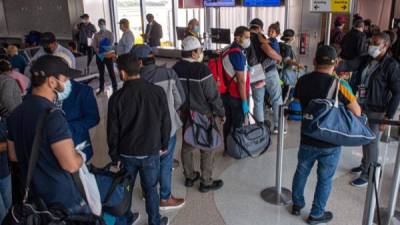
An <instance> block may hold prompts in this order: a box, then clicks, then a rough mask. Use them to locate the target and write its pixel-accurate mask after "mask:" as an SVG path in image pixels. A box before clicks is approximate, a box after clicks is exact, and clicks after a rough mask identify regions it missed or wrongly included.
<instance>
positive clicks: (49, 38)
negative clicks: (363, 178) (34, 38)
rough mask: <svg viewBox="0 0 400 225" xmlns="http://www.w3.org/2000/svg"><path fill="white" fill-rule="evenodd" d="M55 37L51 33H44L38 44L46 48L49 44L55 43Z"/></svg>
mask: <svg viewBox="0 0 400 225" xmlns="http://www.w3.org/2000/svg"><path fill="white" fill-rule="evenodd" d="M56 41H57V40H56V35H54V34H53V33H51V32H45V33H43V34H42V36H40V44H41V45H42V46H47V45H49V44H51V43H54V42H56Z"/></svg>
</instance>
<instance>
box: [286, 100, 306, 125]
mask: <svg viewBox="0 0 400 225" xmlns="http://www.w3.org/2000/svg"><path fill="white" fill-rule="evenodd" d="M302 119H303V113H302V111H301V105H300V102H298V101H292V102H290V103H289V116H288V120H291V121H301V120H302Z"/></svg>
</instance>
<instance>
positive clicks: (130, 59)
mask: <svg viewBox="0 0 400 225" xmlns="http://www.w3.org/2000/svg"><path fill="white" fill-rule="evenodd" d="M117 67H118V69H119V70H123V71H125V72H126V73H127V74H128V76H136V75H138V74H139V72H140V62H139V59H138V58H136V57H135V56H133V55H132V54H129V53H126V54H123V55H120V56H119V57H118V59H117Z"/></svg>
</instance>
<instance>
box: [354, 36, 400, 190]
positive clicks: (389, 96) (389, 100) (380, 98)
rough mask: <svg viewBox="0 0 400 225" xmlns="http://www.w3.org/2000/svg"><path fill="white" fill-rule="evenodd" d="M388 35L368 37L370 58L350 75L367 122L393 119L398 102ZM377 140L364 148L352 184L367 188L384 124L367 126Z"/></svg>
mask: <svg viewBox="0 0 400 225" xmlns="http://www.w3.org/2000/svg"><path fill="white" fill-rule="evenodd" d="M390 43H391V41H390V36H389V35H388V34H386V33H384V32H382V33H379V34H375V35H373V36H372V38H371V43H370V46H369V48H368V54H369V56H366V57H364V58H363V59H362V63H361V66H360V67H359V68H358V73H356V74H353V76H352V80H351V82H352V85H353V87H354V89H355V90H356V92H357V95H358V99H359V102H360V105H361V106H362V109H363V113H364V114H366V115H367V117H368V118H369V119H393V116H394V115H395V113H396V110H397V108H398V106H399V102H400V68H399V65H398V63H397V62H396V60H395V59H394V58H393V57H392V56H390V54H388V49H389V47H390ZM368 125H369V127H370V128H371V129H372V130H373V131H374V133H375V135H376V139H375V140H374V141H372V142H371V143H370V144H368V145H366V146H363V159H362V162H361V166H359V167H356V168H353V169H352V172H354V173H360V172H361V175H360V177H359V178H357V179H355V180H353V181H352V182H351V184H352V185H353V186H356V187H366V186H367V185H368V165H370V163H372V162H377V161H378V157H379V140H380V133H381V131H383V130H384V129H385V126H384V125H379V124H368Z"/></svg>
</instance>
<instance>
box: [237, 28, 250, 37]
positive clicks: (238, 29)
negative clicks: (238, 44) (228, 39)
mask: <svg viewBox="0 0 400 225" xmlns="http://www.w3.org/2000/svg"><path fill="white" fill-rule="evenodd" d="M246 32H250V30H249V28H247V27H245V26H240V27H237V28H236V29H235V33H234V36H235V37H242V36H243V35H244V33H246Z"/></svg>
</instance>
